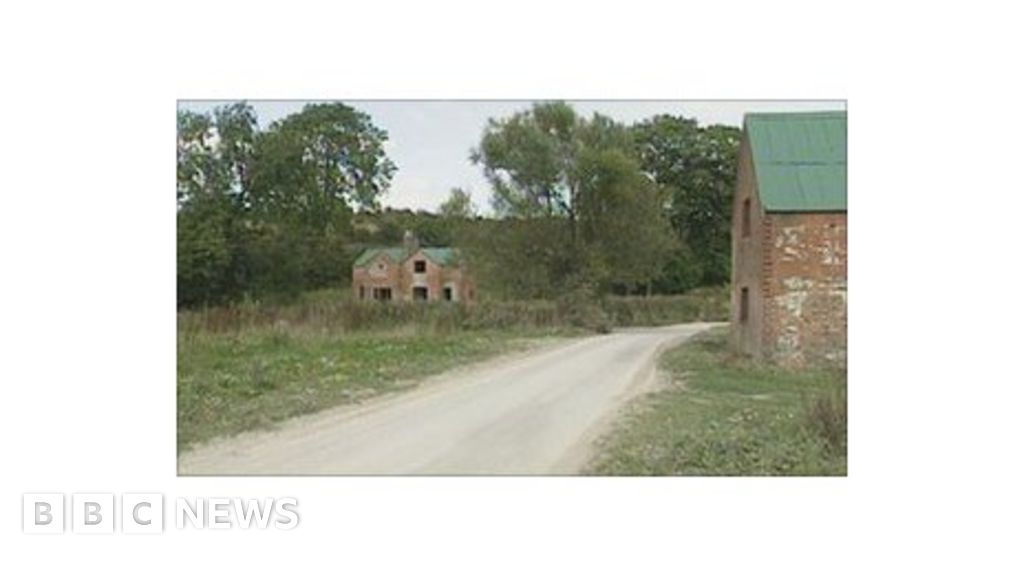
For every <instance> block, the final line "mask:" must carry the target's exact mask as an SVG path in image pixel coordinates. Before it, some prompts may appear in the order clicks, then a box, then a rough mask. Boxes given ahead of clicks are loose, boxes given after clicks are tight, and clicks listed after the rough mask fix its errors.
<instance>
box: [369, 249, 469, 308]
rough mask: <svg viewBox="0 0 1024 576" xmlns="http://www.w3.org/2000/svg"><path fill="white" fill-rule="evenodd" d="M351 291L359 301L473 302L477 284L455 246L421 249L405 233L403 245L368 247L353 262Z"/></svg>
mask: <svg viewBox="0 0 1024 576" xmlns="http://www.w3.org/2000/svg"><path fill="white" fill-rule="evenodd" d="M352 294H353V295H354V296H355V297H356V298H357V299H359V300H379V301H390V300H401V301H435V300H447V301H451V302H458V301H472V300H473V299H474V298H475V297H476V294H475V287H474V285H473V281H472V279H471V278H470V277H469V275H468V274H467V273H466V271H465V265H464V263H463V261H462V259H461V258H460V257H459V253H458V251H457V250H456V249H454V248H448V247H434V248H422V247H420V246H419V242H418V241H417V240H416V238H415V236H413V235H412V233H410V232H406V233H405V240H404V242H403V245H402V246H399V247H394V248H368V249H366V250H364V251H363V252H362V254H360V255H359V257H358V258H356V261H355V263H354V264H353V265H352Z"/></svg>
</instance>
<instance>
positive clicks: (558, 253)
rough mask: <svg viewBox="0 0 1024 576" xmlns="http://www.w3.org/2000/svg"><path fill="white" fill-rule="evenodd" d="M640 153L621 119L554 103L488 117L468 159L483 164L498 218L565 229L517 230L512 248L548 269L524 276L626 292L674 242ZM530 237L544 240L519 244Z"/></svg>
mask: <svg viewBox="0 0 1024 576" xmlns="http://www.w3.org/2000/svg"><path fill="white" fill-rule="evenodd" d="M633 154H634V148H633V145H632V141H631V139H630V134H629V131H628V130H627V129H626V128H624V127H623V126H621V125H620V124H617V123H616V122H614V121H612V120H611V119H610V118H607V117H604V116H601V115H598V114H595V115H594V116H593V117H591V118H589V119H586V118H581V117H580V116H578V115H577V114H576V112H575V111H574V110H573V108H572V107H571V106H569V105H568V104H565V103H562V102H553V103H541V104H535V105H534V106H533V107H532V108H530V109H529V110H525V111H522V112H519V113H517V114H514V115H512V116H511V117H509V118H505V119H502V120H494V119H492V120H490V121H489V123H488V126H487V128H486V130H485V132H484V135H483V137H482V139H481V142H480V145H479V146H478V147H477V148H475V149H474V150H473V151H472V152H471V156H470V157H471V159H472V160H473V161H474V162H475V163H477V164H479V165H481V166H482V167H483V170H484V175H485V176H486V177H487V179H488V180H489V181H490V183H491V186H492V188H493V191H494V196H493V204H494V207H495V210H496V211H497V212H498V213H499V215H501V216H504V217H506V218H510V219H519V220H527V221H530V220H546V221H550V222H551V223H552V224H553V225H556V226H562V227H563V228H564V234H558V235H556V234H552V233H551V232H550V231H548V230H545V233H544V234H538V235H537V236H536V237H535V238H534V239H533V240H531V239H530V238H529V237H523V236H516V235H515V234H512V235H511V236H510V237H511V238H512V240H510V241H509V242H508V243H509V244H512V245H516V246H518V250H519V251H520V252H521V253H525V254H531V255H532V257H531V258H528V259H527V260H526V262H523V263H522V264H523V265H532V266H535V267H536V266H549V267H551V269H550V270H548V271H547V272H545V273H534V274H528V275H527V276H529V277H532V278H535V279H536V280H537V281H539V282H549V283H552V282H553V283H554V284H555V285H556V286H559V287H563V286H566V285H570V286H568V287H569V289H573V286H575V285H576V284H579V283H582V284H587V285H589V284H595V283H596V284H599V285H601V286H603V287H604V288H605V289H608V288H610V287H611V286H612V285H620V286H623V287H625V288H626V289H629V288H633V287H636V286H638V285H640V284H644V285H648V284H649V283H650V281H651V280H652V279H653V277H654V276H655V275H656V274H657V272H659V269H660V262H661V260H663V259H664V258H665V256H666V250H668V249H669V248H670V246H671V239H670V235H669V233H668V226H667V223H666V221H665V218H664V216H663V214H662V211H661V199H660V197H659V192H658V190H657V188H656V187H655V186H654V184H653V182H652V181H651V180H650V179H649V178H648V177H647V176H645V175H644V174H643V173H642V172H641V171H640V167H639V165H638V163H637V162H636V161H635V159H634V158H633ZM509 228H510V229H511V230H516V231H517V232H518V231H519V230H521V229H525V228H527V226H518V227H517V226H510V227H509ZM538 228H539V229H545V228H547V226H539V227H538ZM534 232H537V230H535V231H534ZM530 243H534V244H537V245H535V246H525V245H521V244H530ZM503 259H504V260H505V261H508V260H509V256H508V255H507V254H505V255H504V256H503ZM652 262H653V263H654V264H652ZM509 270H514V273H515V274H517V275H524V274H526V272H525V270H524V269H522V268H519V267H516V268H512V269H509ZM530 292H538V290H530Z"/></svg>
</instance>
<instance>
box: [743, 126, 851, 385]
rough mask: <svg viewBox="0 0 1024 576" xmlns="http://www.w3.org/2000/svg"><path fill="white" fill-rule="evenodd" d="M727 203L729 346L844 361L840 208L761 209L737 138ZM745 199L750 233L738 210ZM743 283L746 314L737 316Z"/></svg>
mask: <svg viewBox="0 0 1024 576" xmlns="http://www.w3.org/2000/svg"><path fill="white" fill-rule="evenodd" d="M738 160H739V163H738V172H737V178H736V194H735V198H734V202H733V209H732V222H733V224H732V302H731V304H732V308H731V310H732V312H731V315H732V317H731V323H732V335H731V340H732V346H733V349H734V350H736V351H738V352H740V353H744V354H749V355H751V356H754V357H757V358H766V359H769V360H773V361H775V362H778V363H780V364H784V365H790V366H801V365H804V364H808V363H819V362H826V363H829V362H832V363H843V362H845V361H846V213H809V212H801V213H774V212H767V213H766V212H764V210H763V207H762V206H761V202H760V199H759V198H758V194H757V187H756V182H755V175H754V167H753V159H752V156H751V154H750V148H749V145H748V143H747V141H746V138H744V140H743V142H742V144H741V145H740V153H739V158H738ZM747 200H749V201H750V234H749V235H746V236H745V235H744V234H743V211H744V204H745V202H746V201H747ZM743 288H747V290H748V294H749V296H748V306H749V307H748V315H747V319H746V321H742V320H741V318H740V303H741V295H742V291H743Z"/></svg>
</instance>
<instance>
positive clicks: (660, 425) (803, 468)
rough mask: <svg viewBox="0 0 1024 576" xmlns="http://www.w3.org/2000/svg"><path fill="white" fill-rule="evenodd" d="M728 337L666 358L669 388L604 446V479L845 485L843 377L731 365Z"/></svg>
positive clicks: (704, 339)
mask: <svg viewBox="0 0 1024 576" xmlns="http://www.w3.org/2000/svg"><path fill="white" fill-rule="evenodd" d="M727 338H728V329H727V328H721V329H715V330H711V331H709V332H705V333H703V334H701V335H699V336H697V337H695V338H694V339H692V340H690V341H689V342H687V343H685V344H683V345H681V346H679V347H677V348H675V349H673V350H671V351H669V352H667V353H666V354H665V355H664V356H663V357H662V359H661V368H662V369H663V370H664V371H665V372H667V373H668V374H669V375H670V376H671V379H672V383H671V384H670V385H668V386H667V387H666V388H665V389H662V390H660V391H658V392H654V393H652V394H650V395H648V396H646V397H643V398H641V399H640V400H639V401H638V402H637V403H636V404H635V405H634V406H633V407H632V410H631V411H630V413H629V414H627V415H626V416H625V417H624V419H623V420H622V421H621V422H620V423H619V425H618V426H617V428H616V429H615V430H613V431H612V432H611V433H610V434H609V435H608V436H606V437H605V438H604V439H602V440H601V442H600V453H599V456H598V457H597V458H596V459H595V460H594V461H593V462H591V464H590V467H589V469H588V472H589V473H591V474H600V475H679V476H769V475H813V476H844V475H846V372H845V370H838V369H807V370H801V371H792V370H785V369H782V368H777V367H772V366H767V365H763V364H759V363H756V362H753V361H751V360H748V359H744V358H738V357H736V356H733V355H732V354H730V353H729V351H728V342H727Z"/></svg>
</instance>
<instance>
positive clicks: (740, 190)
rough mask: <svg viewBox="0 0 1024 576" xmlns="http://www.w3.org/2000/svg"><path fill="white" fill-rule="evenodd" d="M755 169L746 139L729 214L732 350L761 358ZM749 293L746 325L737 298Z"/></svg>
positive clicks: (760, 241)
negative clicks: (746, 219) (746, 213)
mask: <svg viewBox="0 0 1024 576" xmlns="http://www.w3.org/2000/svg"><path fill="white" fill-rule="evenodd" d="M753 174H754V168H753V160H752V158H751V155H750V148H749V146H748V145H747V141H746V139H744V140H743V143H742V144H741V145H740V154H739V171H738V173H737V178H736V194H735V198H734V200H733V211H732V222H733V230H732V301H731V308H730V310H731V311H732V312H731V316H732V317H731V319H730V320H731V322H732V327H733V330H732V345H733V348H734V349H735V350H738V351H740V352H743V353H746V354H750V355H752V356H757V357H760V356H761V355H762V349H761V348H762V334H763V318H764V311H763V310H764V299H763V296H762V295H763V292H764V291H763V269H764V258H765V253H764V248H763V247H764V246H765V245H766V243H765V242H764V236H765V234H766V233H767V230H766V228H765V225H766V221H765V219H764V214H762V209H761V202H760V199H758V197H757V194H756V191H755V189H754V176H753ZM747 200H749V201H750V234H749V235H748V236H744V234H743V210H744V205H745V203H746V201H747ZM743 288H747V290H748V294H749V296H748V304H749V310H748V312H749V313H748V314H747V319H746V321H745V322H744V321H741V319H740V296H741V294H742V290H743Z"/></svg>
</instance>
